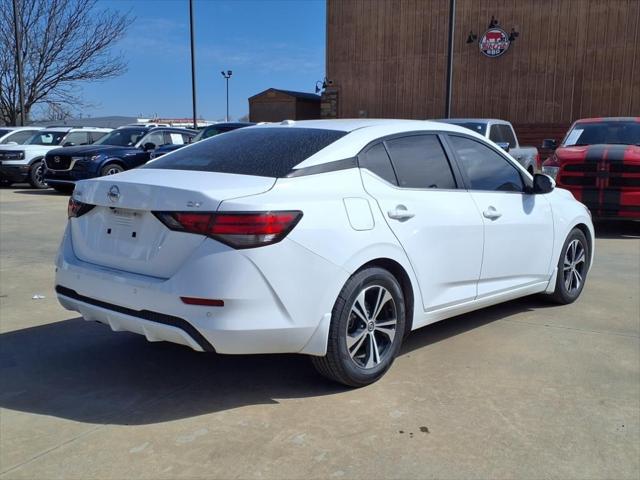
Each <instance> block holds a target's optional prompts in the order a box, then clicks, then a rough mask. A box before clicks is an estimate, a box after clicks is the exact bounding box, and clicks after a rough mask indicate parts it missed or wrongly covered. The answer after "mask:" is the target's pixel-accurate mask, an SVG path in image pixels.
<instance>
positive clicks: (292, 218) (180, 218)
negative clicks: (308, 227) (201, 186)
mask: <svg viewBox="0 0 640 480" xmlns="http://www.w3.org/2000/svg"><path fill="white" fill-rule="evenodd" d="M154 215H155V216H156V217H157V218H158V219H159V220H160V221H161V222H162V223H164V224H165V225H166V226H167V227H168V228H169V229H171V230H176V231H182V232H188V233H197V234H200V235H207V236H209V237H211V238H213V239H215V240H218V241H220V242H222V243H224V244H226V245H229V246H230V247H233V248H255V247H262V246H264V245H271V244H273V243H277V242H279V241H280V240H282V239H283V238H284V237H286V236H287V234H288V233H289V232H290V231H291V230H292V229H293V227H295V226H296V224H297V223H298V222H299V221H300V219H301V218H302V212H300V211H277V212H251V213H244V212H238V213H236V212H229V213H200V212H198V213H194V212H154Z"/></svg>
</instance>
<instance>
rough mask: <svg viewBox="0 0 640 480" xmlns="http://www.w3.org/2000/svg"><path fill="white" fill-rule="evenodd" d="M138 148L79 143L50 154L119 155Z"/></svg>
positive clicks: (52, 151) (57, 149) (135, 150)
mask: <svg viewBox="0 0 640 480" xmlns="http://www.w3.org/2000/svg"><path fill="white" fill-rule="evenodd" d="M138 151H140V149H139V148H136V147H119V146H116V145H80V146H77V147H64V148H56V149H55V150H51V151H50V152H49V153H50V154H51V155H70V156H78V157H80V156H82V157H85V156H87V157H88V156H92V155H99V154H101V153H104V154H107V155H121V154H123V153H131V152H138Z"/></svg>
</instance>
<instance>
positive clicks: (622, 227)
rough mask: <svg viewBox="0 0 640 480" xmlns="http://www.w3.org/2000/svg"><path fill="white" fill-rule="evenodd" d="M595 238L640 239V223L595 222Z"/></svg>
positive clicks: (619, 221) (633, 221)
mask: <svg viewBox="0 0 640 480" xmlns="http://www.w3.org/2000/svg"><path fill="white" fill-rule="evenodd" d="M594 228H595V231H596V238H605V239H606V238H609V239H632V240H633V239H635V240H637V239H640V221H636V220H595V221H594Z"/></svg>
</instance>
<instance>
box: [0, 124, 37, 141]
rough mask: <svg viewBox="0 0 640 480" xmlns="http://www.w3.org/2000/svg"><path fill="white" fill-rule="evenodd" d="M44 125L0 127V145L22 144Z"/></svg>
mask: <svg viewBox="0 0 640 480" xmlns="http://www.w3.org/2000/svg"><path fill="white" fill-rule="evenodd" d="M43 128H44V127H0V145H22V144H23V143H25V142H26V141H27V140H29V139H30V138H31V137H33V135H35V134H36V133H38V132H39V131H40V130H42V129H43Z"/></svg>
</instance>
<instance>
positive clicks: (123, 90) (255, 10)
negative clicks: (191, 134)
mask: <svg viewBox="0 0 640 480" xmlns="http://www.w3.org/2000/svg"><path fill="white" fill-rule="evenodd" d="M98 7H99V8H104V9H116V10H120V11H129V10H130V11H131V13H132V15H134V16H135V17H136V20H135V22H134V23H133V25H132V26H131V27H130V28H129V30H128V32H127V34H126V36H125V38H124V39H123V40H122V41H121V42H120V43H118V44H117V46H116V47H115V49H116V50H117V51H120V52H121V53H122V54H123V55H124V57H125V59H126V61H127V62H128V65H129V66H128V70H127V72H126V73H124V74H123V75H121V76H119V77H117V78H115V79H111V80H107V81H104V82H99V83H90V84H84V86H83V87H82V97H83V98H84V99H85V101H86V102H87V103H88V104H90V106H88V107H86V108H84V109H82V110H81V112H82V113H83V114H86V115H91V116H93V117H96V116H104V115H133V116H136V115H140V114H142V116H153V115H154V114H157V115H158V116H161V117H189V116H191V71H190V57H189V4H188V1H187V0H100V1H99V3H98ZM194 18H195V45H196V79H197V94H198V103H197V105H198V117H200V116H202V117H204V118H206V119H210V120H218V119H222V118H224V114H225V101H226V100H225V83H224V78H223V77H222V75H221V74H220V71H221V70H223V69H224V70H233V76H232V78H231V80H230V84H229V85H230V88H229V92H230V93H229V97H230V100H229V103H230V106H229V110H230V112H229V114H230V116H231V117H232V118H238V117H241V116H242V115H245V114H247V113H248V111H249V104H248V101H247V99H248V98H249V97H250V96H252V95H254V94H256V93H258V92H261V91H262V90H265V89H267V88H269V87H275V88H282V89H288V90H300V91H307V92H311V91H313V89H314V86H315V82H316V81H317V80H320V79H322V78H323V77H324V63H325V62H324V59H325V53H324V52H325V1H324V0H195V2H194Z"/></svg>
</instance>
